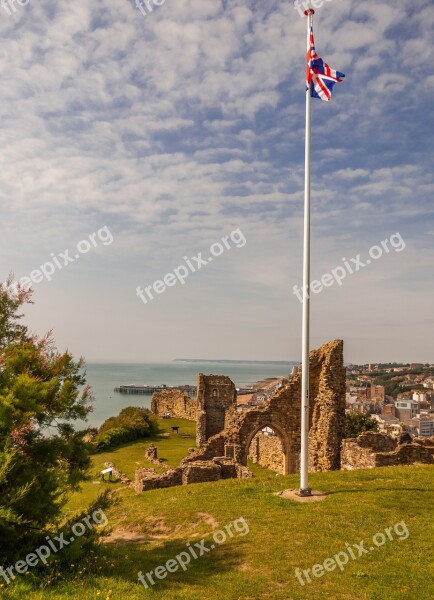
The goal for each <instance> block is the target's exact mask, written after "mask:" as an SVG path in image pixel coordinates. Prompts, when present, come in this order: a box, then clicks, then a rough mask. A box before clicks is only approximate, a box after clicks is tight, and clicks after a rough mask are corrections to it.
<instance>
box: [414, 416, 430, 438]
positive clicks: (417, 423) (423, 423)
mask: <svg viewBox="0 0 434 600" xmlns="http://www.w3.org/2000/svg"><path fill="white" fill-rule="evenodd" d="M410 426H411V427H412V429H414V430H415V433H416V434H417V435H418V436H420V437H431V436H432V435H434V417H433V416H428V415H423V416H422V415H421V416H420V417H416V418H414V419H411V421H410Z"/></svg>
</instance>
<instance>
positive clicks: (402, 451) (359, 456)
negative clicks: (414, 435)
mask: <svg viewBox="0 0 434 600" xmlns="http://www.w3.org/2000/svg"><path fill="white" fill-rule="evenodd" d="M341 458H342V465H341V466H342V469H344V470H346V471H351V470H353V469H372V468H374V467H386V466H395V465H410V464H414V463H426V464H434V457H433V452H432V451H431V448H430V447H428V446H425V445H424V444H420V443H418V442H413V443H404V444H398V442H397V440H396V439H395V438H392V437H390V436H388V435H386V434H384V433H377V432H370V431H367V432H365V433H362V434H361V435H359V437H357V438H348V439H346V440H344V441H343V442H342V452H341Z"/></svg>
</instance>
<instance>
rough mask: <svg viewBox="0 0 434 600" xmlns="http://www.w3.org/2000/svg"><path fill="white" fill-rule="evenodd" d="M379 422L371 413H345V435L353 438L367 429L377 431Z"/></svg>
mask: <svg viewBox="0 0 434 600" xmlns="http://www.w3.org/2000/svg"><path fill="white" fill-rule="evenodd" d="M377 430H378V423H377V421H375V419H373V418H372V417H371V416H370V415H345V437H346V438H353V437H357V436H359V435H360V434H361V433H364V432H365V431H377Z"/></svg>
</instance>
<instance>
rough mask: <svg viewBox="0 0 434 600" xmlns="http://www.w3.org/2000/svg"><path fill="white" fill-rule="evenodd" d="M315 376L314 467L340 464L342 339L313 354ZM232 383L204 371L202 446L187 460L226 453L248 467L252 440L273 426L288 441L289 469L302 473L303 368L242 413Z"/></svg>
mask: <svg viewBox="0 0 434 600" xmlns="http://www.w3.org/2000/svg"><path fill="white" fill-rule="evenodd" d="M309 380H310V387H309V398H310V400H309V403H310V425H309V470H310V471H330V470H334V469H339V468H340V448H341V442H342V440H343V437H344V427H345V369H344V366H343V342H342V340H335V341H333V342H329V343H328V344H324V346H322V347H321V348H319V349H318V350H313V351H312V352H311V353H310V372H309ZM229 382H230V383H229ZM230 384H232V382H231V381H230V380H228V378H226V377H225V378H224V377H222V376H218V377H217V376H215V375H210V376H205V375H202V374H199V376H198V404H199V407H198V411H200V413H199V414H200V418H199V419H198V441H199V440H200V442H201V448H200V449H199V450H197V451H196V452H194V453H192V454H191V455H190V456H189V457H187V458H186V459H184V461H197V460H212V459H213V458H215V457H219V456H224V457H225V458H226V459H230V460H233V461H235V463H236V464H240V465H242V466H246V465H247V458H248V454H249V449H250V447H251V443H252V440H253V439H254V438H255V436H256V435H257V434H258V433H259V432H261V431H262V430H263V429H265V428H266V427H269V428H270V429H272V430H273V431H274V432H275V433H276V434H277V436H278V437H279V439H280V442H281V444H282V448H283V467H282V471H283V473H284V474H289V473H297V472H298V470H299V460H300V459H299V455H300V444H301V437H300V431H301V370H299V371H298V372H297V373H296V374H295V375H294V376H293V377H292V378H291V380H290V382H289V384H288V385H286V386H284V387H282V388H280V389H279V390H278V391H277V392H276V393H275V394H274V395H273V396H271V398H269V399H268V400H266V401H265V402H264V403H263V404H262V405H260V406H258V407H255V408H251V409H248V410H245V411H243V412H242V413H239V412H238V411H237V408H236V392H235V389H234V388H233V387H232V386H233V384H232V386H231V385H230ZM220 385H221V389H220ZM199 391H200V393H199ZM208 407H210V408H211V411H210V412H208ZM203 413H205V415H203ZM218 430H219V431H218ZM211 433H213V434H214V435H210V434H211Z"/></svg>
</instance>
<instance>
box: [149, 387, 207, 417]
mask: <svg viewBox="0 0 434 600" xmlns="http://www.w3.org/2000/svg"><path fill="white" fill-rule="evenodd" d="M197 405H198V404H197V400H196V398H191V397H190V396H189V395H188V394H187V393H186V392H183V391H182V390H162V391H161V392H155V393H154V394H153V396H152V400H151V411H152V412H153V413H154V415H157V416H159V417H162V416H163V415H164V413H165V412H169V413H170V415H171V416H172V417H180V418H181V419H188V420H190V421H196V418H197Z"/></svg>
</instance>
